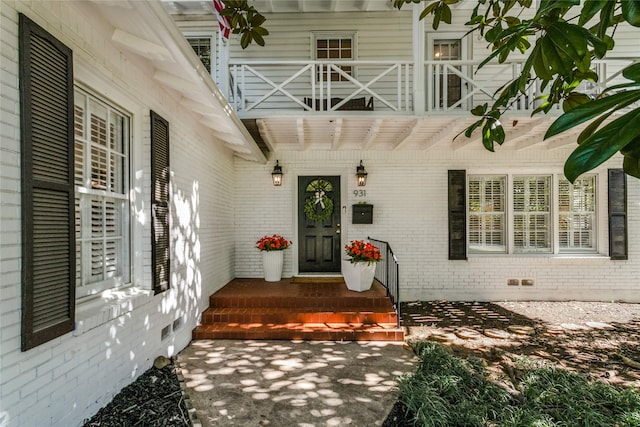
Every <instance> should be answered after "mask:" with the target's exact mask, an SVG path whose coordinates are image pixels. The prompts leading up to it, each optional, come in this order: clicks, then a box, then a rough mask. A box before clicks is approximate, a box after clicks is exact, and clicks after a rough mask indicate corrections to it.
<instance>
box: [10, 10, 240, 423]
mask: <svg viewBox="0 0 640 427" xmlns="http://www.w3.org/2000/svg"><path fill="white" fill-rule="evenodd" d="M0 10H1V12H0V14H1V24H2V38H1V52H0V55H1V58H0V62H1V63H2V66H1V68H0V81H1V83H2V103H1V105H0V112H1V114H0V136H1V138H0V224H1V226H0V360H1V362H0V363H1V365H0V425H2V426H64V427H68V426H76V425H81V423H82V422H83V420H84V419H86V418H89V417H91V416H92V415H93V414H94V413H95V412H97V410H98V409H100V408H101V407H102V406H104V405H106V404H107V403H108V402H109V401H110V400H111V398H112V397H113V396H114V395H115V394H116V393H117V392H118V391H120V389H121V388H122V387H124V386H126V385H127V384H129V383H130V382H131V381H133V380H134V379H135V378H136V377H137V376H138V375H140V374H141V373H143V372H144V371H145V370H146V369H148V368H149V367H150V366H151V364H152V362H153V360H154V358H155V357H156V356H158V355H161V354H162V355H165V356H171V355H174V354H176V353H177V352H178V351H180V350H181V349H183V348H184V347H185V346H186V345H187V344H188V343H189V342H190V340H191V330H192V329H193V328H194V327H195V325H196V323H197V321H198V319H199V315H200V313H201V312H202V311H203V310H204V309H205V308H206V306H207V305H208V296H209V295H210V294H211V293H213V292H214V291H216V290H217V289H219V288H220V287H221V286H223V285H224V284H225V283H227V282H228V281H229V280H230V279H231V278H232V277H233V263H234V258H233V248H234V235H233V221H234V220H233V212H234V201H233V200H234V197H233V192H232V189H233V160H232V154H231V152H230V151H229V150H227V149H225V148H224V147H222V144H220V143H218V142H217V141H216V139H215V136H214V135H213V133H212V132H211V130H210V129H209V128H206V127H203V126H202V125H200V124H199V123H198V117H194V116H193V114H192V113H190V112H188V111H185V110H183V109H181V108H180V95H178V94H176V93H174V92H172V91H168V90H166V89H164V88H163V87H160V86H159V85H158V84H156V83H155V81H154V80H152V79H150V78H149V75H150V68H149V66H148V65H147V64H146V62H145V61H143V60H140V58H137V57H134V56H133V55H130V54H127V53H124V52H123V51H121V50H120V49H118V48H116V47H115V46H114V45H112V44H110V42H109V40H110V39H111V32H112V31H113V28H111V27H110V26H108V25H105V24H104V22H103V21H101V18H100V17H99V16H97V15H96V14H95V13H92V12H95V11H93V10H92V6H91V3H89V2H31V1H25V2H14V1H4V0H3V1H2V7H1V9H0ZM18 12H22V13H24V14H26V15H27V16H29V17H30V18H31V19H33V20H35V21H36V22H37V23H38V24H40V25H41V26H43V27H44V28H45V29H47V30H48V31H49V32H51V33H52V34H53V35H54V36H55V37H57V38H59V39H60V40H61V41H62V42H63V43H65V44H66V45H67V46H69V47H70V48H71V49H72V50H73V53H74V72H75V80H76V82H77V83H78V84H81V85H83V87H87V88H88V89H89V90H91V91H92V92H93V93H95V94H97V95H98V96H99V97H104V98H105V99H107V100H109V101H110V102H113V103H115V104H117V105H119V106H121V107H122V108H124V109H126V110H127V111H128V112H129V113H131V114H132V154H131V158H132V172H131V175H132V192H131V194H132V196H131V197H132V223H134V226H133V232H132V237H133V242H132V254H133V265H134V268H133V271H132V277H133V285H134V288H133V289H134V291H135V292H132V293H133V294H134V296H129V297H123V298H118V297H117V296H113V297H112V298H111V299H109V300H107V299H104V300H102V299H100V298H98V299H97V300H94V301H93V302H82V303H79V304H78V305H77V307H76V317H77V328H76V331H75V332H74V333H71V334H67V335H64V336H62V337H59V338H56V339H54V340H52V341H50V342H48V343H45V344H43V345H40V346H38V347H36V348H34V349H32V350H29V351H27V352H21V351H20V313H21V309H20V307H21V273H20V257H21V240H20V239H21V237H20V227H21V225H20V217H21V215H20V140H19V124H20V118H19V101H18V64H17V58H18V54H17V52H18V48H17V46H18V38H17V37H18V36H17V34H18V23H17V22H18ZM151 109H152V110H154V111H156V112H157V113H159V114H160V115H161V116H163V117H164V118H165V119H167V120H168V121H169V124H170V131H171V133H170V139H171V153H170V156H171V172H172V184H171V194H172V199H171V203H172V206H171V207H172V210H173V216H172V219H171V251H172V252H171V259H172V264H171V268H172V276H171V289H170V290H169V291H167V292H165V293H162V294H159V295H156V296H153V293H152V292H150V289H151V231H150V212H149V206H150V199H151V196H150V152H149V150H150V145H149V110H151ZM178 318H181V319H182V321H183V326H182V327H181V328H179V330H177V331H172V333H171V334H170V336H169V337H168V338H167V339H165V340H163V341H161V339H160V331H161V329H162V328H163V327H165V326H167V325H171V324H172V323H173V321H174V320H176V319H178Z"/></svg>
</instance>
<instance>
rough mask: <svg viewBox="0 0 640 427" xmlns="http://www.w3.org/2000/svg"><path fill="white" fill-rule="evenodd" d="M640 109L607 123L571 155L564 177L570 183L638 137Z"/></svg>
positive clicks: (565, 166) (639, 131)
mask: <svg viewBox="0 0 640 427" xmlns="http://www.w3.org/2000/svg"><path fill="white" fill-rule="evenodd" d="M638 120H640V109H635V110H633V111H631V112H629V113H627V114H625V115H623V116H621V117H619V118H617V119H616V120H614V121H613V122H611V123H609V124H608V125H606V126H605V127H603V128H602V129H600V130H599V131H597V132H596V133H594V134H593V135H591V136H590V137H589V138H587V139H586V140H585V141H584V142H583V143H582V144H580V145H578V147H577V148H576V149H575V150H574V151H573V153H571V155H570V156H569V158H568V159H567V161H566V163H565V165H564V175H565V176H566V177H567V179H568V180H569V181H571V182H574V181H575V180H576V178H577V177H579V176H580V175H582V174H583V173H585V172H588V171H590V170H592V169H594V168H596V167H598V166H599V165H601V164H602V163H604V162H605V161H607V160H608V159H609V158H611V156H613V155H614V154H616V153H617V152H618V151H620V150H621V149H623V148H624V147H625V146H626V145H627V144H629V143H630V142H631V141H632V140H634V139H635V138H638V137H639V136H640V126H637V123H638Z"/></svg>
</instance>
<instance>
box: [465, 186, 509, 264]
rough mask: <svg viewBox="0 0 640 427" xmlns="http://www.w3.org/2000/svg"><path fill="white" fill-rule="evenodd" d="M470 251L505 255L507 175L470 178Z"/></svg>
mask: <svg viewBox="0 0 640 427" xmlns="http://www.w3.org/2000/svg"><path fill="white" fill-rule="evenodd" d="M468 181H469V188H468V207H469V217H468V236H469V252H472V253H487V252H506V250H507V244H506V232H505V231H506V230H505V227H506V221H505V196H506V194H505V185H506V177H504V176H473V175H472V176H470V177H469V180H468Z"/></svg>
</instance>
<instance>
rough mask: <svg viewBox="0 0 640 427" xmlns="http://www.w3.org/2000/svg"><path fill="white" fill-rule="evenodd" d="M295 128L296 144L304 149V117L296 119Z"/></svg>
mask: <svg viewBox="0 0 640 427" xmlns="http://www.w3.org/2000/svg"><path fill="white" fill-rule="evenodd" d="M296 129H297V130H298V145H299V146H300V148H302V149H304V119H303V118H302V117H298V118H297V119H296Z"/></svg>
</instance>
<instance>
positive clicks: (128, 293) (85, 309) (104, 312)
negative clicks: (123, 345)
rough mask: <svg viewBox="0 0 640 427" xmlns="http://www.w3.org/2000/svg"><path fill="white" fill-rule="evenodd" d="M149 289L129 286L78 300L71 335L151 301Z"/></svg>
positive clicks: (87, 329) (78, 333)
mask: <svg viewBox="0 0 640 427" xmlns="http://www.w3.org/2000/svg"><path fill="white" fill-rule="evenodd" d="M152 297H153V292H152V291H151V290H146V289H140V288H137V287H129V288H126V289H122V290H107V291H104V292H103V293H102V294H101V295H100V296H99V297H97V298H92V299H90V300H88V301H81V302H78V304H77V306H76V320H75V329H74V331H73V336H79V335H82V334H84V333H85V332H88V331H90V330H91V329H94V328H97V327H98V326H100V325H103V324H105V323H107V322H109V321H111V320H113V319H116V318H118V317H120V316H122V315H124V314H127V313H130V312H132V311H133V310H135V309H136V308H138V307H141V306H143V305H145V304H147V303H149V302H151V300H152Z"/></svg>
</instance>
